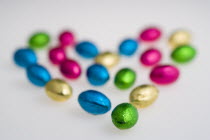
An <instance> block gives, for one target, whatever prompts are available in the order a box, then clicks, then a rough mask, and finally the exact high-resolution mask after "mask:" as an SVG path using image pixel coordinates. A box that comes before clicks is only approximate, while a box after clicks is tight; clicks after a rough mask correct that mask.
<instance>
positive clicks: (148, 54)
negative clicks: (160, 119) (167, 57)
mask: <svg viewBox="0 0 210 140" xmlns="http://www.w3.org/2000/svg"><path fill="white" fill-rule="evenodd" d="M161 36H162V32H161V30H160V29H159V28H157V27H149V28H146V29H144V30H143V31H142V32H141V33H140V35H139V36H138V37H137V39H131V38H128V39H125V40H123V41H122V42H121V43H120V45H119V46H118V53H115V52H110V51H107V52H102V53H100V52H99V50H98V48H97V46H96V45H95V44H94V43H92V42H90V41H82V42H76V40H75V37H74V35H73V33H72V32H70V31H64V32H62V33H61V34H60V35H59V38H58V40H59V45H58V46H57V47H55V48H50V49H49V53H48V56H49V60H50V62H51V63H52V64H54V65H57V66H58V67H59V69H60V72H61V73H62V75H63V76H64V77H66V78H68V79H77V78H78V77H80V75H81V73H82V72H85V73H86V76H87V81H88V82H89V83H90V84H91V85H94V86H103V85H104V84H106V83H107V81H108V80H110V75H109V71H111V68H112V67H114V66H116V65H117V64H118V63H119V61H120V56H124V57H126V56H129V57H130V56H132V55H133V54H135V53H136V51H137V49H138V47H139V42H143V43H144V42H146V43H151V42H153V43H154V42H156V41H157V40H159V39H160V38H161ZM49 42H50V36H49V35H48V34H47V33H45V32H38V33H35V34H33V35H32V36H31V37H30V38H29V41H28V46H29V47H28V48H21V49H18V50H16V51H15V53H14V61H15V63H16V64H17V65H18V66H20V67H22V68H25V69H26V74H27V78H28V80H29V81H30V82H31V83H32V84H34V85H35V86H39V87H45V90H46V94H47V96H49V97H50V98H51V99H53V100H55V101H66V100H68V99H69V98H70V97H71V96H72V91H73V90H72V87H71V86H70V85H69V84H68V83H67V82H66V81H64V80H62V79H57V78H51V75H50V73H49V72H48V71H47V69H46V68H45V67H43V66H41V65H39V64H38V63H37V56H36V54H35V52H34V50H38V49H42V48H45V47H47V46H48V44H49ZM168 42H169V45H170V46H171V48H172V53H171V58H172V60H174V61H175V62H177V63H187V62H190V61H191V60H193V58H194V57H195V55H196V50H195V48H193V47H192V46H191V45H190V42H191V35H190V34H189V32H187V31H184V30H177V31H175V32H174V33H173V34H172V35H171V36H170V37H169V39H168ZM69 46H71V47H72V48H75V50H76V52H77V53H78V55H79V56H81V57H83V58H85V59H93V60H94V64H93V65H91V66H89V67H88V68H87V70H82V68H81V66H80V64H79V63H78V61H77V60H73V59H70V58H67V55H66V48H67V47H69ZM161 58H162V54H161V51H160V50H158V49H156V48H149V49H148V50H146V51H144V52H143V53H142V54H141V55H140V57H139V61H140V63H142V64H143V65H144V66H145V67H152V70H151V72H150V76H149V77H150V79H151V81H152V82H154V83H155V84H156V85H167V84H172V83H174V82H175V81H176V80H177V79H178V78H179V75H180V72H179V69H178V68H177V67H176V66H173V65H160V64H159V62H160V60H161ZM113 81H114V82H113V83H114V84H115V86H116V87H117V88H118V89H119V90H126V89H129V88H131V87H132V86H133V84H134V83H135V81H136V72H135V71H134V70H132V69H131V68H128V67H126V68H122V69H120V70H119V71H118V72H117V73H116V75H115V77H114V79H113ZM158 92H159V91H158V89H157V87H156V86H155V85H150V84H145V85H139V86H137V87H135V88H134V89H133V90H132V91H131V93H130V97H129V103H122V104H119V105H117V106H116V107H115V108H114V109H113V110H112V113H111V118H112V122H113V124H114V125H115V126H116V127H117V128H119V129H129V128H131V127H133V126H134V125H135V124H136V123H137V121H138V111H137V109H138V108H145V107H148V106H149V105H151V104H152V103H153V102H154V101H155V100H156V99H157V97H158ZM78 102H79V104H80V106H81V108H82V109H84V110H85V111H86V112H88V113H90V114H93V115H101V114H105V113H107V112H108V111H109V110H110V109H111V101H110V100H109V98H108V97H107V96H105V95H104V94H103V93H101V92H99V91H96V90H86V91H84V92H82V93H80V94H79V96H78Z"/></svg>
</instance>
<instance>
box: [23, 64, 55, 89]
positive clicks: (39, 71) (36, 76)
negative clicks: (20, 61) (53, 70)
mask: <svg viewBox="0 0 210 140" xmlns="http://www.w3.org/2000/svg"><path fill="white" fill-rule="evenodd" d="M26 74H27V77H28V80H29V81H30V82H31V83H32V84H34V85H36V86H40V87H43V86H45V85H46V84H47V82H49V81H50V80H51V75H50V73H49V72H48V70H47V69H45V68H44V67H43V66H41V65H38V64H34V65H30V66H29V67H27V68H26Z"/></svg>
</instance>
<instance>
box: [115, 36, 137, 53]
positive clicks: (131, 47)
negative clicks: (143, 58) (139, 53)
mask: <svg viewBox="0 0 210 140" xmlns="http://www.w3.org/2000/svg"><path fill="white" fill-rule="evenodd" d="M137 48H138V42H137V41H136V40H134V39H125V40H123V41H122V42H121V44H120V46H119V49H118V50H119V53H120V54H121V55H126V56H131V55H133V54H134V53H135V52H136V50H137Z"/></svg>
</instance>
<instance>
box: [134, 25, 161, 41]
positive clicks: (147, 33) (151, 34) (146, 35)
mask: <svg viewBox="0 0 210 140" xmlns="http://www.w3.org/2000/svg"><path fill="white" fill-rule="evenodd" d="M160 37H161V31H160V29H158V28H157V27H149V28H146V29H144V30H143V31H142V32H141V34H140V35H139V38H138V40H139V41H145V42H152V41H156V40H157V39H159V38H160Z"/></svg>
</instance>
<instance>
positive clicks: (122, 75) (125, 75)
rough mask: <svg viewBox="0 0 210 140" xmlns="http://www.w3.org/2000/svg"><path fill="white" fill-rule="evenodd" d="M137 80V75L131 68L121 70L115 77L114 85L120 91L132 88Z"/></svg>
mask: <svg viewBox="0 0 210 140" xmlns="http://www.w3.org/2000/svg"><path fill="white" fill-rule="evenodd" d="M135 80H136V73H135V71H133V70H132V69H130V68H123V69H121V70H119V71H118V72H117V74H116V76H115V79H114V84H115V86H116V87H118V88H119V89H128V88H130V87H131V86H132V85H133V84H134V82H135Z"/></svg>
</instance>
